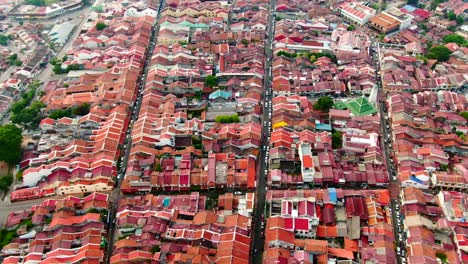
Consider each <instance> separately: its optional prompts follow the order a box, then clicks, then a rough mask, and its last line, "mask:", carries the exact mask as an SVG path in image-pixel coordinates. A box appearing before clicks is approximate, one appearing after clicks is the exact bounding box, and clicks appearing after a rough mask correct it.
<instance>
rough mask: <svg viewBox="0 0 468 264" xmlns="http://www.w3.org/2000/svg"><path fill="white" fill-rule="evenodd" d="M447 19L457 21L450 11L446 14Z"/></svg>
mask: <svg viewBox="0 0 468 264" xmlns="http://www.w3.org/2000/svg"><path fill="white" fill-rule="evenodd" d="M447 18H448V19H449V20H457V15H455V13H453V12H452V11H450V12H449V13H448V14H447Z"/></svg>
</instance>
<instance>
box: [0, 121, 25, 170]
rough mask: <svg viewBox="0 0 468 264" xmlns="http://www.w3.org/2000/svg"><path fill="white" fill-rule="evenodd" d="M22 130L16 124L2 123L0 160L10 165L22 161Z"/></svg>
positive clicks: (0, 128) (0, 129) (0, 126)
mask: <svg viewBox="0 0 468 264" xmlns="http://www.w3.org/2000/svg"><path fill="white" fill-rule="evenodd" d="M22 132H23V131H21V129H20V128H18V127H16V126H15V125H11V124H7V125H0V146H1V147H0V160H2V161H5V162H6V163H8V164H10V165H15V164H17V163H18V162H19V161H20V159H21V143H22V142H23V135H21V133H22Z"/></svg>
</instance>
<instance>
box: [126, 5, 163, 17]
mask: <svg viewBox="0 0 468 264" xmlns="http://www.w3.org/2000/svg"><path fill="white" fill-rule="evenodd" d="M157 15H158V11H157V10H155V9H153V8H150V7H147V8H144V9H138V8H136V7H134V6H131V7H129V8H127V10H126V11H125V14H124V17H144V16H150V17H156V16H157Z"/></svg>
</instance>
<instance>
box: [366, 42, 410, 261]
mask: <svg viewBox="0 0 468 264" xmlns="http://www.w3.org/2000/svg"><path fill="white" fill-rule="evenodd" d="M374 43H375V42H374V40H373V39H372V41H371V44H372V45H374ZM371 54H372V58H373V61H374V68H375V70H376V77H377V82H378V85H379V95H380V96H381V97H382V98H385V99H384V100H383V101H380V96H378V98H379V101H378V103H377V105H378V108H379V113H380V125H381V130H382V131H381V132H382V138H381V140H382V142H381V144H382V148H383V153H384V155H385V157H384V158H385V164H386V167H387V171H388V174H389V176H390V184H391V185H396V186H398V188H397V190H398V191H399V190H400V188H399V182H398V180H397V179H396V171H395V166H394V164H393V163H392V162H391V158H390V153H391V152H392V149H391V148H390V146H391V144H392V132H391V131H390V129H389V128H387V125H389V126H390V122H389V120H388V119H386V118H385V117H386V116H387V113H388V109H387V106H386V101H387V100H386V94H385V92H384V91H383V87H382V78H381V75H380V74H379V71H380V60H379V59H378V57H379V49H375V50H373V51H372V52H371ZM385 140H386V142H385ZM390 191H394V190H393V188H391V189H390ZM394 196H395V195H393V197H394ZM390 208H391V209H392V225H393V232H394V235H395V241H396V245H397V247H396V248H399V250H400V252H401V253H400V255H398V254H397V263H398V264H401V263H402V261H401V257H402V256H406V250H405V249H406V245H405V240H406V239H405V237H406V234H405V232H404V230H403V226H402V225H401V224H400V223H403V220H402V218H401V217H402V216H403V215H402V214H401V211H400V209H401V204H400V202H399V200H398V199H391V202H390ZM399 217H400V219H398V218H399ZM400 235H401V236H402V238H403V239H400ZM395 253H397V251H396V252H395Z"/></svg>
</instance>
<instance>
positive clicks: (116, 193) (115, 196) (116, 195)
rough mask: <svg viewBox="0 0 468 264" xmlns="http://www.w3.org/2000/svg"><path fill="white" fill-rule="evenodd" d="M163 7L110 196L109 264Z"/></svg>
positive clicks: (141, 77)
mask: <svg viewBox="0 0 468 264" xmlns="http://www.w3.org/2000/svg"><path fill="white" fill-rule="evenodd" d="M163 5H164V0H160V5H159V9H158V16H157V19H156V20H155V24H154V25H153V30H152V32H151V37H150V43H149V46H148V48H147V50H146V54H145V58H146V60H145V62H144V65H143V70H142V71H141V75H140V77H139V78H138V80H139V81H138V83H137V86H138V91H137V93H138V95H137V99H136V102H135V106H134V107H133V108H132V109H131V111H132V117H131V122H130V125H129V128H128V129H127V133H126V134H125V143H124V146H125V147H124V153H123V155H122V156H121V157H120V159H121V166H120V170H119V173H118V176H117V179H116V188H114V190H113V192H112V195H111V198H110V199H111V204H110V210H109V223H108V224H109V233H108V249H107V252H108V255H107V257H106V261H105V262H106V263H109V262H110V257H111V256H112V252H113V250H114V243H115V233H116V223H115V221H114V219H115V216H116V213H117V207H118V202H119V200H120V195H121V191H120V187H121V184H122V179H123V178H124V177H123V176H124V175H125V171H126V170H127V162H128V157H129V155H130V149H131V147H132V140H131V135H132V129H133V123H134V122H135V121H136V120H137V119H138V115H139V113H140V108H141V101H142V100H143V90H144V87H145V83H146V76H147V74H148V66H149V63H150V61H151V57H152V55H153V50H154V46H155V44H156V42H157V33H158V30H159V25H158V21H159V18H160V16H161V11H162V7H163Z"/></svg>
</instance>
